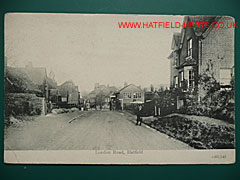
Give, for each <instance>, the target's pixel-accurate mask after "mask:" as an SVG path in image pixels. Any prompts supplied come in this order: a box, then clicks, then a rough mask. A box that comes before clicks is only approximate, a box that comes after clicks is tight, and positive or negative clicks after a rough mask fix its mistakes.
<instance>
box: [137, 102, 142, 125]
mask: <svg viewBox="0 0 240 180" xmlns="http://www.w3.org/2000/svg"><path fill="white" fill-rule="evenodd" d="M141 112H142V105H141V104H139V105H138V108H137V122H136V126H137V125H139V126H141V125H142V117H141Z"/></svg>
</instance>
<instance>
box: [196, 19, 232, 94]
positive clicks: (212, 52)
mask: <svg viewBox="0 0 240 180" xmlns="http://www.w3.org/2000/svg"><path fill="white" fill-rule="evenodd" d="M219 22H223V23H224V24H226V23H227V22H228V23H231V22H234V20H233V19H232V18H231V17H222V18H221V19H220V20H219ZM209 30H210V29H209ZM210 62H211V63H210ZM209 64H213V66H212V71H211V72H212V73H213V75H214V78H215V79H216V80H217V81H220V68H232V67H233V65H234V29H233V28H212V29H211V30H210V32H209V34H208V35H207V37H206V38H205V39H203V40H202V53H201V59H200V60H199V71H200V74H202V73H204V72H206V69H207V68H208V67H209ZM203 94H204V92H202V90H201V88H200V95H203Z"/></svg>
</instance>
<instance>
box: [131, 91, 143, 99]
mask: <svg viewBox="0 0 240 180" xmlns="http://www.w3.org/2000/svg"><path fill="white" fill-rule="evenodd" d="M133 98H134V99H137V98H142V93H141V92H135V93H133Z"/></svg>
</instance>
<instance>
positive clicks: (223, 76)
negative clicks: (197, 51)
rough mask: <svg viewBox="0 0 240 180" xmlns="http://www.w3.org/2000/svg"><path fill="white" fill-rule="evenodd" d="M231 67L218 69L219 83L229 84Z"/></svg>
mask: <svg viewBox="0 0 240 180" xmlns="http://www.w3.org/2000/svg"><path fill="white" fill-rule="evenodd" d="M231 74H232V69H230V68H229V69H227V68H226V69H220V85H230V82H231V79H232V76H231Z"/></svg>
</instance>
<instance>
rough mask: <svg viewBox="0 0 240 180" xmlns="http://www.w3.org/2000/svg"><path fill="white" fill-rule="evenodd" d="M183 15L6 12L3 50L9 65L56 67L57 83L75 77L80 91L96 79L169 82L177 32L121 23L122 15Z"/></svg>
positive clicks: (125, 18)
mask: <svg viewBox="0 0 240 180" xmlns="http://www.w3.org/2000/svg"><path fill="white" fill-rule="evenodd" d="M182 20H183V17H182V16H139V15H138V16H136V15H83V14H8V15H7V16H5V56H6V57H7V59H8V65H10V66H25V65H26V63H27V62H28V61H31V62H32V63H33V66H35V67H39V66H41V67H46V68H47V70H48V72H49V71H50V70H51V69H52V70H53V72H54V73H55V79H56V80H57V82H58V84H61V83H63V82H64V81H66V80H73V81H74V83H75V84H76V85H78V86H79V89H80V91H83V90H84V91H85V90H87V91H89V90H92V89H93V87H94V84H95V83H97V82H98V83H100V84H106V85H107V84H109V85H115V86H117V87H122V86H123V84H124V82H128V83H134V84H136V85H141V86H142V87H149V86H150V84H169V81H170V80H169V77H170V66H169V60H168V59H167V57H168V56H169V54H170V53H171V49H170V46H171V41H172V34H173V32H179V31H180V29H170V28H168V29H163V28H162V29H158V28H157V29H119V27H118V22H121V21H134V22H136V21H139V22H153V21H170V22H182Z"/></svg>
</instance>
